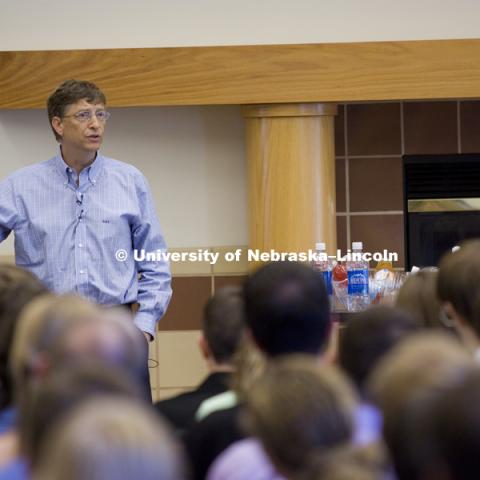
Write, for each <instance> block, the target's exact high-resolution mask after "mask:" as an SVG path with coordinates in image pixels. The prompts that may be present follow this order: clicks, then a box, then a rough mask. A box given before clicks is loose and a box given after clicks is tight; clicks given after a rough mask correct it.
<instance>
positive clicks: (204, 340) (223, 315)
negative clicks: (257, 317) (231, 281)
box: [200, 287, 245, 370]
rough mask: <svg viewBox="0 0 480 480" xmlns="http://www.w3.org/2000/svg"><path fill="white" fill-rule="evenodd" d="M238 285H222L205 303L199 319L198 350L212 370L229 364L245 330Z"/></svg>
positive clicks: (240, 292) (242, 306)
mask: <svg viewBox="0 0 480 480" xmlns="http://www.w3.org/2000/svg"><path fill="white" fill-rule="evenodd" d="M244 318H245V315H244V305H243V297H242V289H241V288H240V287H224V288H221V289H220V290H218V291H216V292H215V294H214V295H213V297H212V298H210V300H209V301H208V302H207V304H206V306H205V309H204V314H203V322H202V337H201V339H200V349H201V351H202V353H203V355H204V357H205V358H206V359H207V361H208V363H209V366H210V368H211V369H212V370H215V369H217V370H218V369H219V368H221V367H222V366H227V367H229V366H231V364H232V361H233V357H234V355H235V353H236V351H237V349H238V346H239V344H240V342H241V340H242V338H243V336H244V332H245V320H244Z"/></svg>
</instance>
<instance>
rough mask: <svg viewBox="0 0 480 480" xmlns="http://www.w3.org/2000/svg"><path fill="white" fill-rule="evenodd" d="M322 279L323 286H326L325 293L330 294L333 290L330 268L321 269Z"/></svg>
mask: <svg viewBox="0 0 480 480" xmlns="http://www.w3.org/2000/svg"><path fill="white" fill-rule="evenodd" d="M323 280H324V282H325V286H326V287H327V293H328V294H329V295H332V294H333V291H332V271H331V270H324V271H323Z"/></svg>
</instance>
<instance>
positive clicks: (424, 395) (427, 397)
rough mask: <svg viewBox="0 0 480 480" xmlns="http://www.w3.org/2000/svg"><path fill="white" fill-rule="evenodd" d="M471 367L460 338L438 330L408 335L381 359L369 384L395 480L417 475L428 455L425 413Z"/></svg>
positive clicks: (428, 442)
mask: <svg viewBox="0 0 480 480" xmlns="http://www.w3.org/2000/svg"><path fill="white" fill-rule="evenodd" d="M472 366H473V359H472V357H471V355H469V353H468V352H467V350H466V349H465V348H464V347H463V346H462V345H461V344H460V343H459V341H458V340H457V339H455V338H453V337H451V336H450V335H448V334H447V333H441V332H429V333H420V334H417V335H414V336H411V337H410V338H408V339H405V340H404V341H403V342H401V343H400V344H399V345H398V346H396V347H394V348H393V349H392V351H391V352H389V353H387V354H386V355H385V356H384V357H383V358H382V359H381V360H380V362H379V365H378V367H377V368H376V369H375V371H374V372H373V374H372V375H371V377H370V380H369V386H368V389H369V394H370V397H371V400H372V401H373V402H374V403H376V404H377V405H378V407H379V408H380V409H381V411H382V413H383V436H384V439H385V442H386V444H387V446H388V449H389V451H390V454H391V456H392V460H393V465H394V468H395V472H396V475H397V477H398V479H399V480H407V479H408V480H416V479H420V478H422V476H423V474H424V472H425V471H426V469H427V467H428V465H429V463H430V462H431V460H432V456H433V451H432V444H433V442H432V438H431V436H430V435H429V433H428V429H427V428H426V426H425V421H426V418H427V413H428V412H429V410H430V409H431V405H432V402H433V401H434V400H435V398H438V397H441V396H442V395H443V394H444V393H445V391H447V390H448V389H449V388H450V386H451V385H452V384H453V383H455V382H456V381H457V379H458V378H459V376H461V375H462V374H463V373H464V372H465V371H467V370H468V369H470V368H472Z"/></svg>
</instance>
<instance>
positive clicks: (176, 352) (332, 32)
mask: <svg viewBox="0 0 480 480" xmlns="http://www.w3.org/2000/svg"><path fill="white" fill-rule="evenodd" d="M79 9H80V12H81V13H80V14H75V15H74V16H73V15H72V5H71V3H70V2H68V1H67V2H65V1H63V0H49V1H48V2H47V1H34V0H28V1H27V0H15V1H14V2H11V1H10V2H7V1H6V0H0V50H45V49H74V48H126V47H161V46H185V45H197V46H201V45H235V44H269V43H321V42H345V41H350V42H351V41H370V40H372V41H375V40H377V41H378V40H402V39H403V40H406V39H439V38H475V37H478V22H477V19H478V18H479V16H480V15H479V14H480V3H479V2H477V1H476V0H442V1H441V2H438V1H437V0H421V1H418V0H404V1H403V2H398V1H397V0H365V1H363V2H359V1H358V0H339V1H337V2H327V1H324V0H296V1H295V2H294V1H292V0H290V1H287V0H262V1H261V2H258V1H257V0H243V1H239V0H183V1H182V0H179V1H176V2H172V1H171V0H168V1H167V0H162V1H153V0H150V1H149V0H137V1H136V2H133V1H122V0H104V1H102V2H99V1H98V0H84V1H83V2H82V3H81V5H80V6H79ZM82 13H83V15H82ZM65 76H66V77H68V72H65ZM119 81H121V79H119ZM113 113H114V115H113V117H112V120H111V122H110V124H109V132H108V136H107V140H106V142H105V145H104V148H103V152H104V153H105V154H106V155H110V156H113V157H118V158H119V159H121V160H124V161H127V162H130V163H132V164H134V165H136V166H137V167H139V168H140V169H141V170H142V171H143V172H144V173H145V174H146V176H147V177H148V179H149V181H150V184H151V186H152V189H153V193H154V196H155V201H156V204H157V209H158V213H159V216H160V219H161V222H162V225H163V229H164V233H165V236H166V239H167V242H168V244H169V245H170V246H174V247H186V246H193V247H195V246H221V245H245V244H246V242H247V223H246V193H245V189H246V188H245V165H244V146H243V135H244V127H243V120H242V118H241V115H240V110H239V108H238V107H177V108H150V109H146V108H144V109H129V110H127V109H118V110H115V111H114V112H113ZM54 151H55V143H54V141H53V137H52V135H51V133H50V131H49V127H48V124H47V122H46V119H45V113H44V112H43V111H32V110H24V111H0V179H3V178H4V177H5V176H6V175H8V174H9V173H10V172H12V171H14V170H16V169H17V168H20V167H22V166H24V165H28V164H31V163H34V162H36V161H39V160H42V159H46V158H49V157H50V156H51V155H52V154H53V153H54ZM12 251H13V247H12V241H11V239H10V240H9V241H7V242H4V243H3V244H0V255H10V254H11V253H12ZM184 273H188V272H184ZM192 273H194V272H192ZM197 336H198V332H197V331H179V332H175V331H168V332H160V333H159V336H158V339H157V341H156V343H155V344H154V345H152V351H151V354H152V356H153V357H154V358H156V359H157V360H158V361H159V362H160V364H159V367H157V368H156V369H152V385H153V387H154V395H155V397H158V396H165V395H167V394H169V393H174V392H176V391H177V390H178V389H182V388H185V387H189V386H191V385H194V384H195V383H197V382H198V381H199V380H200V378H201V377H202V376H203V375H204V373H205V370H204V368H205V367H204V365H203V362H202V361H201V358H200V356H199V353H198V350H197V347H196V338H197Z"/></svg>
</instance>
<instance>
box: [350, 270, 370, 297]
mask: <svg viewBox="0 0 480 480" xmlns="http://www.w3.org/2000/svg"><path fill="white" fill-rule="evenodd" d="M348 294H349V295H368V270H367V269H365V270H350V271H348Z"/></svg>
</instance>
